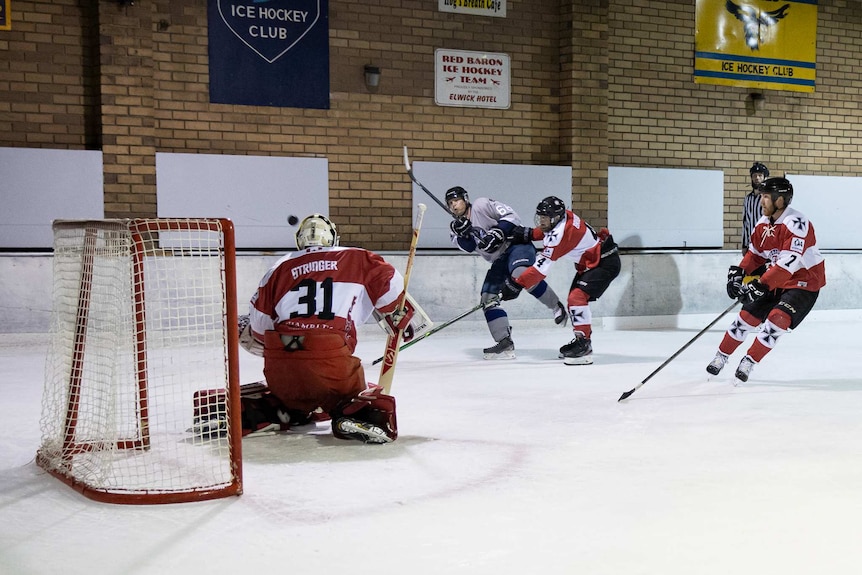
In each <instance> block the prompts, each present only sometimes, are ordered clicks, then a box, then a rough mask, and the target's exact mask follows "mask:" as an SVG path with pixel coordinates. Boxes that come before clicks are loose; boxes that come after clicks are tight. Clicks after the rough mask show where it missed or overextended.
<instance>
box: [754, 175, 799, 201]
mask: <svg viewBox="0 0 862 575" xmlns="http://www.w3.org/2000/svg"><path fill="white" fill-rule="evenodd" d="M760 193H761V194H769V195H770V197H771V198H772V203H773V204H774V203H775V200H777V199H778V198H784V207H785V208H786V207H787V206H789V205H790V202H791V200H793V185H792V184H791V183H790V180H788V179H787V178H769V179H768V180H766V181H765V182H763V185H762V186H761V187H760Z"/></svg>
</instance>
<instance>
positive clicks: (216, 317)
mask: <svg viewBox="0 0 862 575" xmlns="http://www.w3.org/2000/svg"><path fill="white" fill-rule="evenodd" d="M53 231H54V254H53V296H52V297H53V306H52V313H51V333H50V341H49V348H48V353H47V356H46V363H45V383H44V391H43V397H42V417H41V422H40V426H41V431H42V440H41V446H40V447H39V450H38V452H37V456H36V462H37V464H38V465H39V466H40V467H42V468H43V469H45V470H46V471H48V472H49V473H51V474H52V475H54V476H55V477H57V478H59V479H61V480H62V481H64V482H65V483H67V484H69V485H70V486H72V487H73V488H75V489H76V490H78V491H80V492H81V493H83V494H84V495H86V496H87V497H90V498H91V499H95V500H98V501H104V502H109V503H137V504H150V503H153V504H155V503H179V502H189V501H198V500H203V499H214V498H218V497H227V496H231V495H239V494H241V493H242V448H241V439H242V429H241V408H240V402H239V352H238V349H239V348H238V329H237V297H236V255H235V243H234V231H233V224H232V223H231V221H230V220H227V219H169V218H152V219H134V220H80V221H79V220H57V221H55V222H54V225H53ZM201 389H221V390H225V391H226V393H225V397H226V400H225V401H223V402H220V403H219V407H218V412H215V413H213V412H211V413H210V414H209V415H210V416H212V417H216V418H217V419H218V420H219V425H217V426H215V427H205V426H200V425H195V424H196V423H197V422H196V421H194V415H195V406H194V397H195V393H196V392H197V391H199V390H201Z"/></svg>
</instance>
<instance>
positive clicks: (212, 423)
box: [186, 416, 228, 439]
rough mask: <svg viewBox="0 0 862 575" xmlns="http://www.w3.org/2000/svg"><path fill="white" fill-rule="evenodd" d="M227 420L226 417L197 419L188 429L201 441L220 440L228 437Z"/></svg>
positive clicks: (187, 430) (188, 431)
mask: <svg viewBox="0 0 862 575" xmlns="http://www.w3.org/2000/svg"><path fill="white" fill-rule="evenodd" d="M227 431H228V429H227V418H226V417H224V416H217V417H211V418H209V419H204V418H196V419H195V422H194V424H193V425H192V426H191V427H190V428H189V429H186V432H187V433H191V434H193V435H194V436H196V437H199V438H201V439H218V438H220V437H226V436H227Z"/></svg>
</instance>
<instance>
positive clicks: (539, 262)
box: [517, 210, 602, 288]
mask: <svg viewBox="0 0 862 575" xmlns="http://www.w3.org/2000/svg"><path fill="white" fill-rule="evenodd" d="M536 230H538V228H535V229H534V232H533V233H534V237H535V233H536ZM542 243H543V244H544V249H543V250H542V253H540V254H539V255H538V256H536V263H534V264H533V265H532V266H531V267H530V268H529V269H528V270H527V271H525V272H524V273H523V274H521V276H520V277H519V278H518V279H517V282H518V283H519V284H521V285H523V286H525V287H528V288H529V287H532V286H534V285H536V284H537V283H539V282H540V281H541V280H543V279H545V278H546V277H547V276H548V272H549V271H550V269H551V264H553V263H554V262H555V261H557V260H560V259H567V260H571V261H573V262H574V264H575V270H576V271H577V273H583V272H585V271H587V270H589V269H593V268H595V267H597V266H598V265H599V262H600V261H601V259H602V241H601V239H600V238H599V236H598V235H597V234H596V232H595V231H594V230H593V228H591V227H590V226H589V225H588V224H587V222H585V221H584V220H582V219H581V218H580V217H578V215H577V214H575V213H574V212H572V211H571V210H566V217H565V219H563V220H562V221H560V222H559V223H558V224H557V225H556V226H554V229H552V230H551V231H549V232H547V233H546V234H544V238H543V239H542Z"/></svg>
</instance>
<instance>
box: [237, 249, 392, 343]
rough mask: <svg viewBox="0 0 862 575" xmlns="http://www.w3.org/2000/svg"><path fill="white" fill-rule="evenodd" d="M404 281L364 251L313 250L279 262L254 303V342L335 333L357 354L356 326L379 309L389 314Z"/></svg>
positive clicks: (252, 300) (289, 255)
mask: <svg viewBox="0 0 862 575" xmlns="http://www.w3.org/2000/svg"><path fill="white" fill-rule="evenodd" d="M403 291H404V278H403V277H402V276H401V274H400V273H398V270H396V269H395V268H394V267H393V266H392V265H391V264H389V263H387V262H386V261H385V260H384V259H383V258H382V257H380V256H379V255H377V254H375V253H373V252H370V251H368V250H364V249H361V248H351V247H309V248H306V249H304V250H300V251H298V252H294V253H290V254H288V255H286V256H284V257H283V258H281V259H280V260H278V262H276V263H275V265H274V266H273V267H272V268H270V270H269V271H268V272H267V273H266V275H264V276H263V279H261V282H260V286H259V287H258V290H257V293H255V295H254V296H253V297H252V299H251V305H250V309H249V316H250V320H251V329H252V331H253V332H254V334H255V337H257V338H259V339H261V340H262V339H263V334H264V332H266V331H268V330H273V329H274V330H276V331H279V332H283V333H284V332H290V331H296V330H300V331H307V330H315V329H320V330H334V331H336V332H338V333H340V334H342V335H343V336H344V339H345V341H346V342H347V345H348V346H349V347H350V350H351V352H353V350H354V349H356V324H357V323H359V324H363V323H365V322H366V321H367V320H368V318H369V317H370V316H371V314H372V312H373V310H374V309H377V310H378V311H380V312H382V313H390V312H392V311H394V310H395V308H396V307H397V305H398V301H399V298H400V296H401V294H402V293H403Z"/></svg>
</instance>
